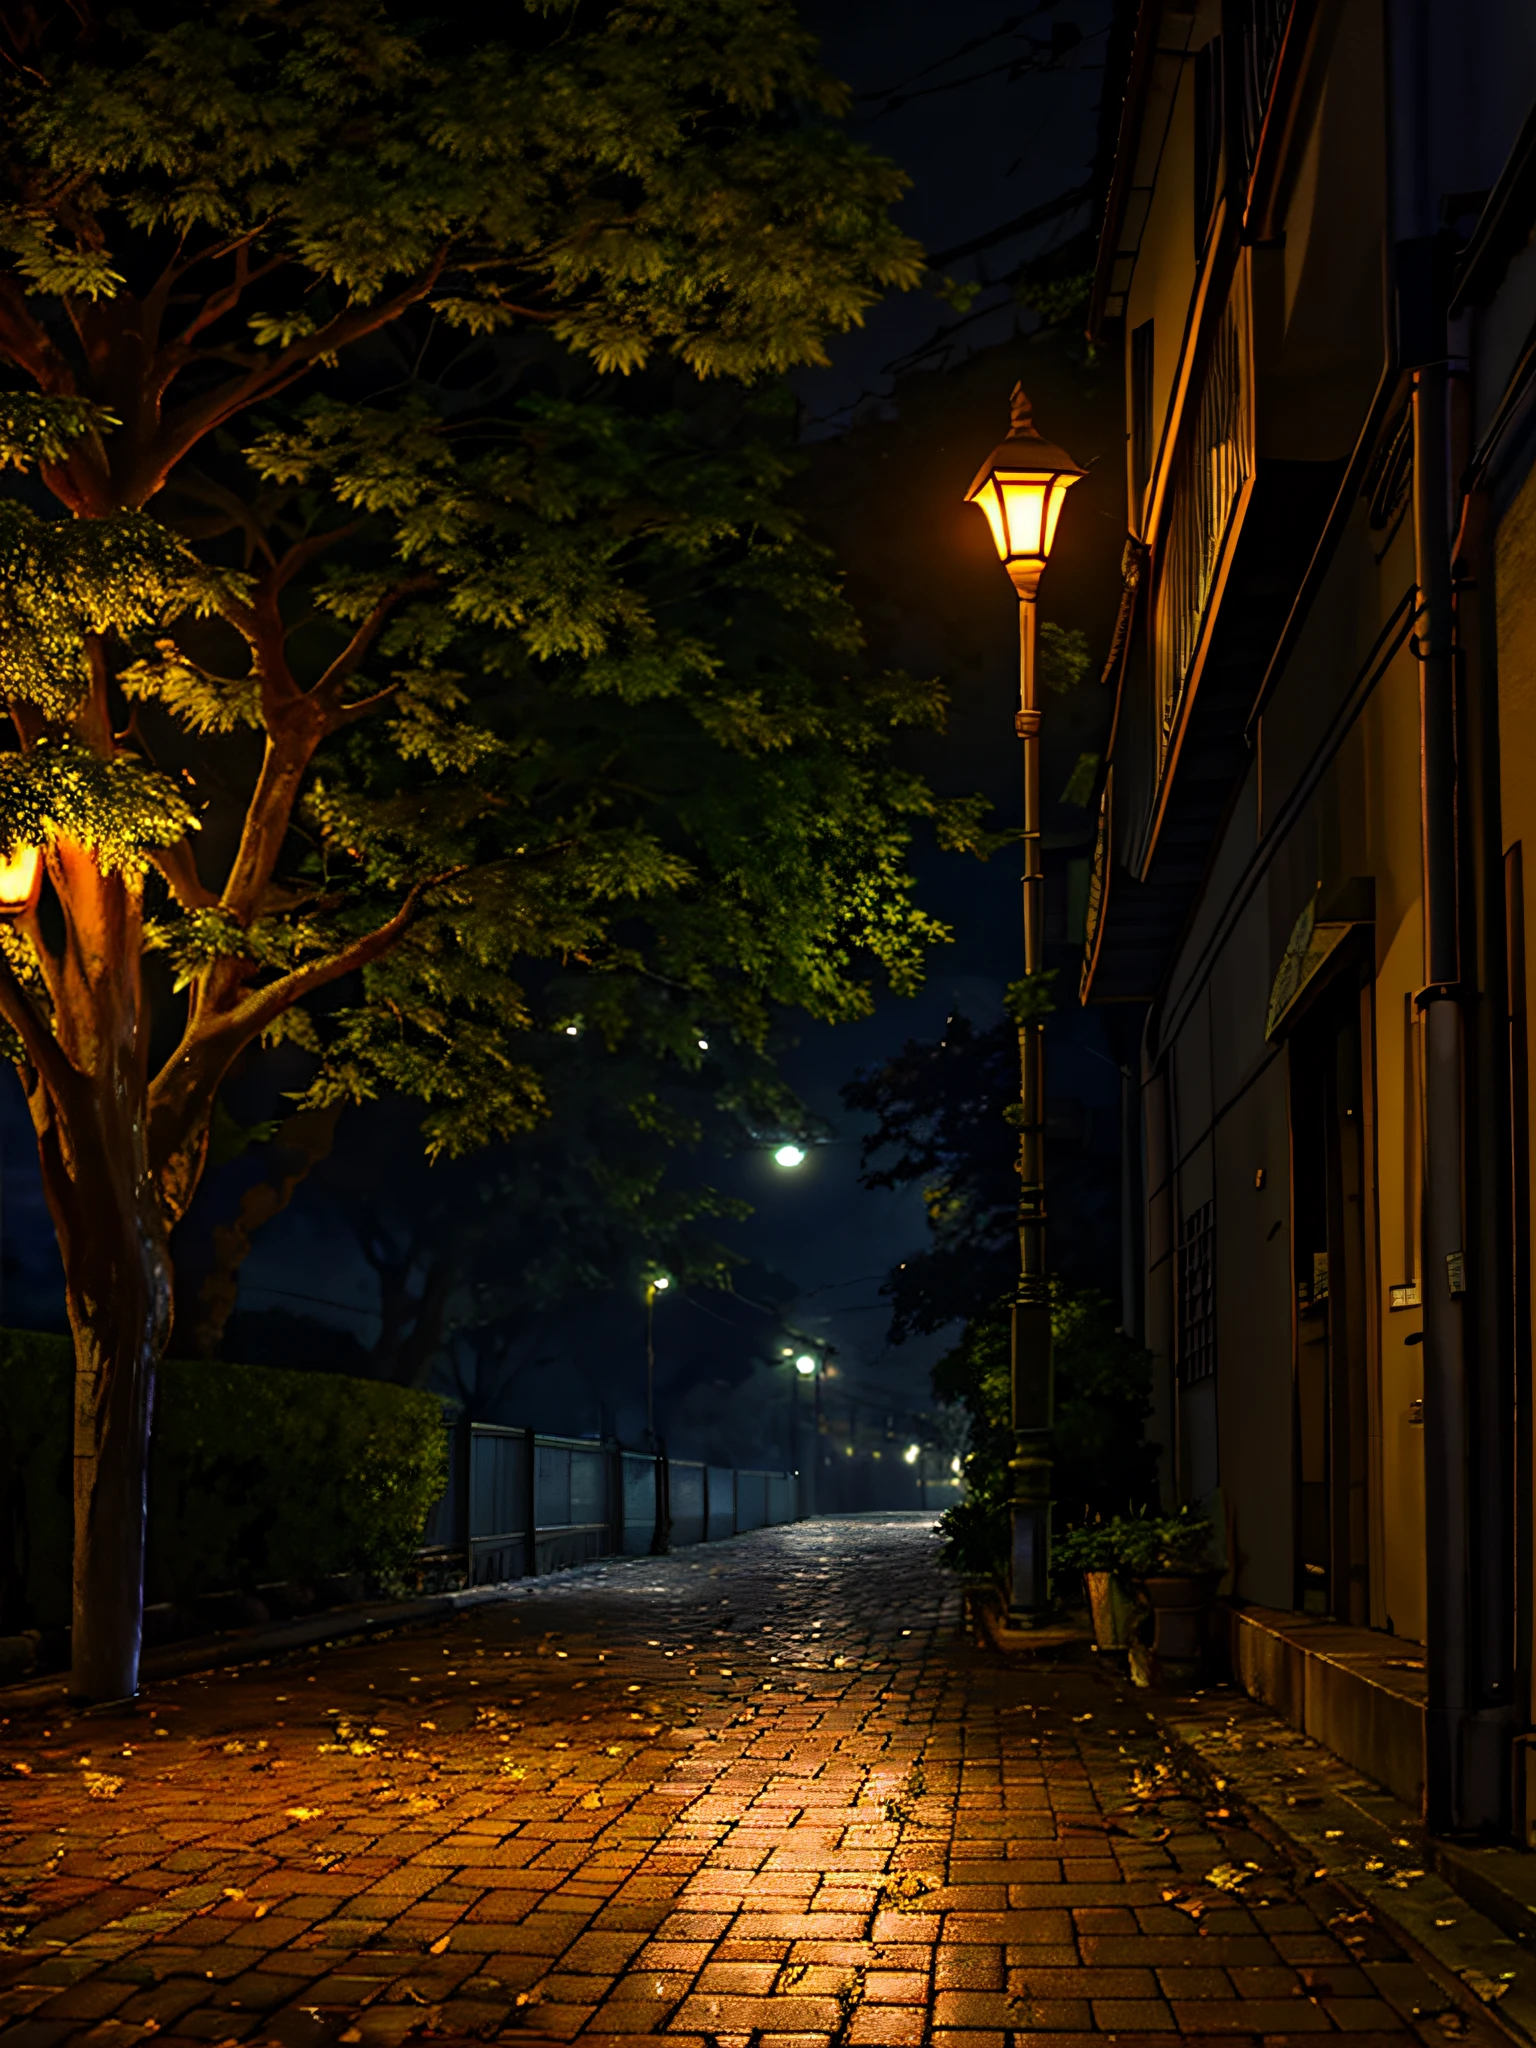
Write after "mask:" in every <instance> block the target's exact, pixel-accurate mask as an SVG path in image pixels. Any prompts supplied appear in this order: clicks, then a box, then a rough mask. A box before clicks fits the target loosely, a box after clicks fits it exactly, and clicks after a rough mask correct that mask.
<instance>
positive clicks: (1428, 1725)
mask: <svg viewBox="0 0 1536 2048" xmlns="http://www.w3.org/2000/svg"><path fill="white" fill-rule="evenodd" d="M1446 388H1447V378H1446V367H1445V364H1444V363H1443V362H1442V363H1432V364H1429V365H1427V366H1426V367H1425V368H1423V369H1420V370H1416V371H1415V372H1414V373H1413V535H1414V574H1415V577H1416V579H1417V582H1418V619H1417V638H1416V640H1415V642H1414V648H1415V652H1416V654H1417V656H1418V662H1419V802H1420V819H1421V827H1422V834H1423V859H1424V877H1423V889H1424V970H1425V973H1424V987H1423V988H1422V989H1421V990H1420V992H1419V995H1418V998H1417V1002H1418V1008H1419V1012H1420V1019H1421V1028H1422V1044H1423V1069H1424V1175H1423V1188H1424V1193H1423V1202H1422V1204H1421V1208H1422V1229H1423V1274H1424V1520H1425V1663H1426V1665H1427V1676H1428V1704H1427V1708H1426V1713H1425V1726H1424V1803H1425V1818H1426V1820H1427V1821H1428V1823H1429V1826H1430V1827H1431V1828H1433V1829H1435V1830H1437V1831H1441V1832H1443V1831H1446V1830H1448V1829H1460V1828H1462V1827H1464V1826H1466V1825H1467V1821H1466V1818H1465V1813H1464V1808H1465V1796H1464V1795H1465V1785H1464V1762H1465V1759H1464V1756H1463V1748H1464V1739H1463V1738H1464V1733H1465V1724H1466V1721H1467V1716H1468V1712H1469V1709H1470V1707H1471V1672H1470V1658H1469V1654H1468V1651H1469V1645H1468V1641H1467V1627H1468V1620H1469V1616H1470V1614H1471V1611H1472V1597H1471V1596H1472V1585H1471V1569H1470V1566H1471V1546H1470V1530H1469V1527H1468V1518H1467V1472H1468V1453H1469V1448H1470V1447H1469V1445H1468V1442H1467V1398H1466V1396H1467V1384H1466V1382H1467V1367H1466V1331H1465V1321H1464V1305H1465V1300H1466V1260H1465V1243H1464V1215H1463V1211H1464V1202H1463V1140H1464V1131H1463V1058H1464V1045H1463V1039H1464V1031H1463V1020H1462V1013H1461V997H1462V991H1461V932H1460V922H1459V918H1458V915H1457V911H1458V897H1459V891H1460V879H1459V877H1460V862H1459V859H1458V845H1457V839H1458V824H1459V819H1458V787H1457V760H1456V675H1455V649H1454V638H1453V627H1452V615H1451V563H1450V535H1449V532H1448V530H1447V528H1448V524H1449V522H1448V518H1447V507H1448V498H1449V479H1448V474H1447V470H1448V464H1447V450H1446V425H1447V418H1446V415H1447V407H1446Z"/></svg>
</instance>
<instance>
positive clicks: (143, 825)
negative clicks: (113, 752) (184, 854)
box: [0, 737, 199, 875]
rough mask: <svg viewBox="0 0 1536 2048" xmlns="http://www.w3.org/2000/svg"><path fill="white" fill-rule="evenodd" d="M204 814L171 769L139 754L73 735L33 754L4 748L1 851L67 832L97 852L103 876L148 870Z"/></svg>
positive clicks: (42, 743) (0, 761)
mask: <svg viewBox="0 0 1536 2048" xmlns="http://www.w3.org/2000/svg"><path fill="white" fill-rule="evenodd" d="M198 825H199V820H198V818H197V817H196V815H195V814H194V812H193V810H192V807H191V805H190V804H189V803H188V802H187V800H186V798H185V797H184V796H183V794H182V792H181V790H180V789H179V788H178V787H177V785H176V784H175V783H174V782H172V780H171V779H170V777H169V776H168V775H162V774H161V773H160V772H159V771H158V770H157V769H154V768H149V767H146V766H145V765H144V763H143V762H142V761H140V760H138V759H136V758H135V756H134V755H132V754H119V755H117V756H116V757H115V758H111V759H103V757H102V756H101V755H100V754H98V753H96V752H94V751H93V750H92V749H91V748H89V747H83V746H81V745H79V744H78V743H77V742H76V741H75V740H73V739H70V738H65V739H63V740H61V741H59V742H58V743H57V744H55V745H50V744H49V742H48V740H47V738H46V737H44V738H42V739H39V741H38V742H37V744H36V746H35V747H33V749H32V750H31V752H30V753H26V754H0V849H3V850H4V853H5V856H6V858H10V856H11V855H12V854H13V853H14V852H15V850H16V848H17V847H18V846H21V845H25V844H27V843H31V844H32V845H34V846H50V845H52V844H53V842H54V840H55V839H56V838H66V839H69V840H71V841H73V842H74V844H75V845H77V846H82V847H85V848H86V849H88V850H89V852H90V853H92V854H93V855H94V856H95V860H96V864H97V866H98V867H99V868H100V869H101V871H102V873H103V874H109V875H110V874H121V873H127V874H132V875H142V874H143V873H144V871H145V870H146V869H147V868H148V866H149V856H150V854H151V853H152V852H153V851H154V850H155V849H156V848H157V847H164V846H169V845H172V844H174V843H175V841H176V840H178V839H180V838H181V837H182V836H183V835H184V834H185V833H187V832H192V831H196V830H197V829H198Z"/></svg>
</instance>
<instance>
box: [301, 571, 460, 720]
mask: <svg viewBox="0 0 1536 2048" xmlns="http://www.w3.org/2000/svg"><path fill="white" fill-rule="evenodd" d="M436 582H437V578H436V577H435V576H431V575H422V576H411V577H407V579H406V581H405V582H404V583H402V584H400V585H399V586H398V587H397V588H396V589H394V590H388V591H386V592H385V593H384V595H383V596H382V597H381V598H380V599H379V601H378V603H377V604H376V605H375V606H374V608H373V610H372V611H371V612H370V613H369V614H368V616H367V618H366V619H364V620H363V622H362V624H361V625H360V626H359V627H358V629H357V631H356V632H355V633H354V634H353V635H352V638H351V639H350V640H349V641H348V642H347V644H346V646H345V647H344V648H343V649H342V650H341V652H340V654H338V655H337V657H336V659H335V660H334V661H333V662H332V663H331V664H330V666H329V667H328V668H327V669H326V671H325V674H324V675H323V676H321V678H320V680H319V682H318V683H316V684H315V686H314V688H313V689H312V690H311V691H309V692H308V694H309V696H311V697H312V698H314V699H316V700H317V701H318V702H319V703H321V704H322V705H324V706H326V707H327V711H328V712H329V710H330V709H331V708H333V707H334V709H336V710H337V711H340V710H341V708H342V707H341V704H340V702H339V692H340V689H341V686H342V684H343V683H344V682H345V681H346V679H347V677H348V676H349V675H351V674H352V672H353V670H354V669H355V668H356V667H357V665H358V663H359V662H360V661H361V660H362V658H363V656H364V655H365V654H366V653H367V652H368V649H369V648H370V647H371V646H372V645H373V643H374V641H375V640H376V639H377V638H378V636H379V632H380V630H381V628H382V627H383V624H384V621H385V620H386V619H387V618H388V617H389V615H390V613H391V612H392V611H393V610H394V608H395V606H396V605H397V604H400V603H401V602H402V601H403V600H404V599H405V598H408V597H415V596H417V595H418V594H419V593H420V592H421V591H423V590H430V589H432V587H433V585H434V584H435V583H436ZM368 701H372V700H371V699H370V700H368ZM347 708H348V710H349V712H355V711H357V710H358V709H360V708H361V707H360V706H357V705H351V706H348V707H347Z"/></svg>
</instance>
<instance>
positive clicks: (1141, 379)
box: [1131, 320, 1152, 526]
mask: <svg viewBox="0 0 1536 2048" xmlns="http://www.w3.org/2000/svg"><path fill="white" fill-rule="evenodd" d="M1151 475H1152V322H1151V321H1150V320H1143V321H1142V323H1141V325H1140V326H1139V327H1134V328H1132V330H1131V517H1132V518H1133V519H1134V520H1135V521H1136V523H1137V525H1138V526H1139V525H1140V524H1141V523H1142V521H1143V520H1144V518H1145V517H1146V506H1145V503H1144V500H1145V497H1146V490H1147V483H1148V481H1149V479H1150V478H1151Z"/></svg>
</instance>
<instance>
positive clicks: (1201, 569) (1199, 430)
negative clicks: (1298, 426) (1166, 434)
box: [1152, 266, 1254, 778]
mask: <svg viewBox="0 0 1536 2048" xmlns="http://www.w3.org/2000/svg"><path fill="white" fill-rule="evenodd" d="M1246 283H1247V279H1246V272H1245V269H1244V268H1243V267H1242V266H1240V267H1239V270H1238V274H1237V277H1236V278H1235V280H1234V282H1233V288H1232V291H1231V293H1230V295H1229V297H1228V299H1227V303H1226V305H1225V306H1224V307H1223V309H1222V313H1221V318H1220V320H1219V321H1218V322H1217V326H1216V332H1215V333H1214V335H1213V336H1212V337H1211V348H1210V353H1209V355H1208V357H1207V359H1206V364H1205V374H1204V377H1203V378H1202V380H1201V386H1200V394H1199V399H1198V402H1197V403H1196V404H1195V406H1194V408H1193V418H1192V419H1190V420H1189V422H1188V425H1187V426H1186V428H1185V431H1184V434H1183V437H1182V445H1181V446H1180V448H1179V449H1178V451H1177V453H1176V455H1175V457H1174V467H1173V475H1172V479H1171V482H1170V485H1169V491H1168V510H1167V513H1166V515H1165V517H1164V518H1163V521H1162V531H1161V533H1159V534H1158V536H1157V538H1156V541H1155V543H1154V549H1155V554H1156V556H1157V557H1158V558H1159V559H1158V576H1157V597H1156V600H1155V604H1154V607H1153V628H1152V673H1153V685H1154V716H1155V719H1156V742H1157V747H1156V753H1157V773H1158V776H1159V778H1161V775H1162V772H1163V768H1164V765H1165V763H1166V761H1167V758H1168V751H1169V748H1170V747H1171V745H1172V744H1173V738H1174V734H1175V732H1176V730H1177V728H1178V723H1179V719H1180V715H1181V714H1182V712H1183V709H1184V701H1185V695H1186V691H1187V689H1188V685H1189V681H1190V677H1191V674H1192V673H1193V671H1194V667H1195V662H1196V657H1197V655H1198V653H1199V650H1200V645H1201V641H1202V638H1203V636H1204V633H1205V628H1206V622H1207V612H1208V610H1209V607H1210V601H1211V597H1212V594H1213V592H1214V591H1215V590H1216V588H1217V584H1218V581H1219V577H1220V571H1221V567H1222V563H1223V561H1224V559H1225V555H1226V549H1227V541H1228V537H1229V535H1230V534H1231V532H1232V528H1233V524H1234V521H1235V518H1236V515H1237V513H1238V510H1239V508H1240V505H1241V503H1242V499H1243V492H1244V487H1245V486H1246V485H1247V484H1248V482H1249V481H1250V480H1251V478H1252V476H1253V471H1254V447H1253V403H1252V392H1251V389H1250V382H1251V378H1250V371H1249V347H1248V314H1247V292H1246Z"/></svg>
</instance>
